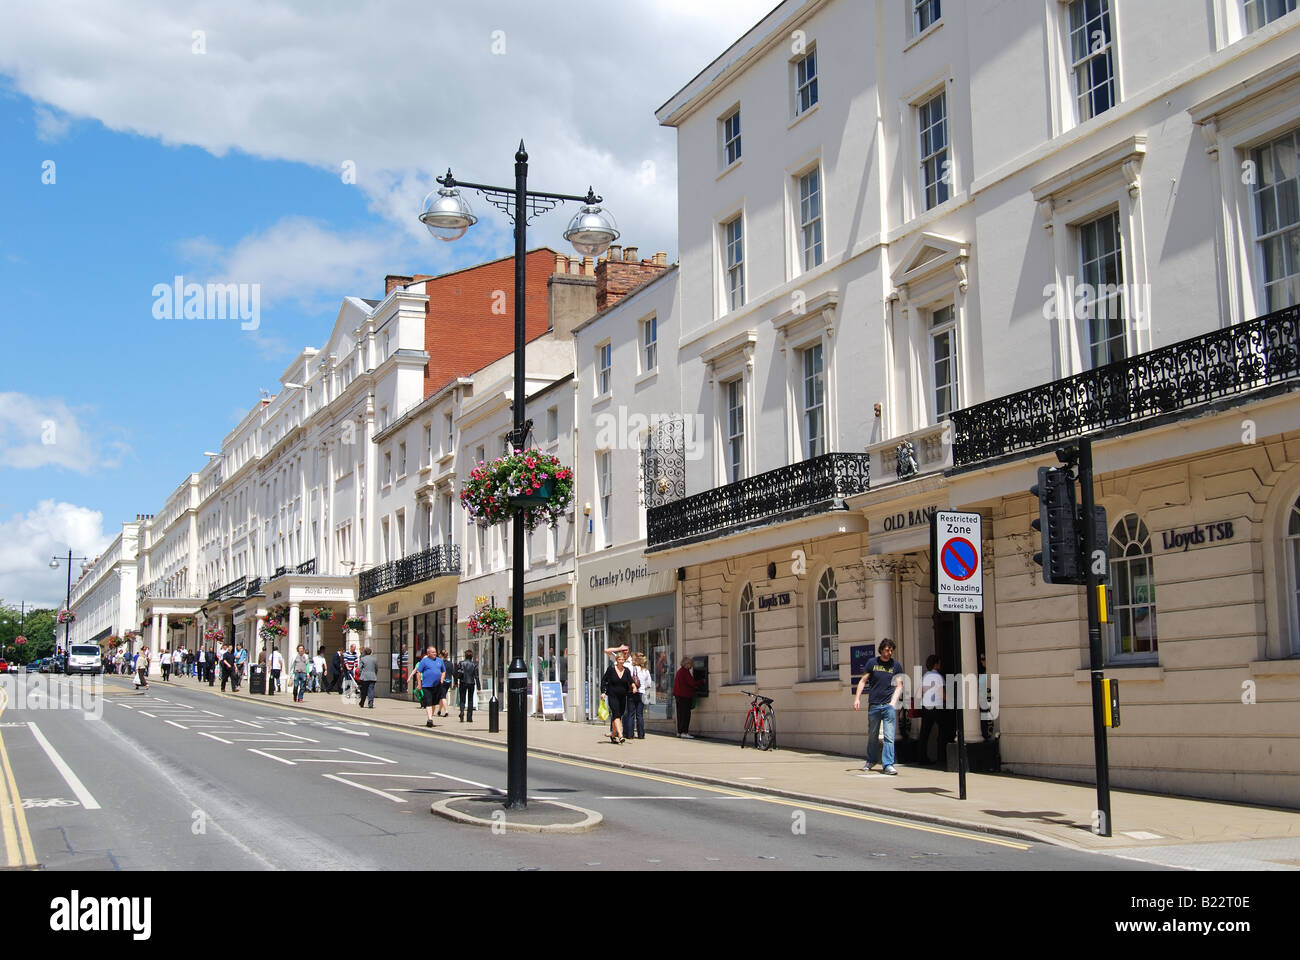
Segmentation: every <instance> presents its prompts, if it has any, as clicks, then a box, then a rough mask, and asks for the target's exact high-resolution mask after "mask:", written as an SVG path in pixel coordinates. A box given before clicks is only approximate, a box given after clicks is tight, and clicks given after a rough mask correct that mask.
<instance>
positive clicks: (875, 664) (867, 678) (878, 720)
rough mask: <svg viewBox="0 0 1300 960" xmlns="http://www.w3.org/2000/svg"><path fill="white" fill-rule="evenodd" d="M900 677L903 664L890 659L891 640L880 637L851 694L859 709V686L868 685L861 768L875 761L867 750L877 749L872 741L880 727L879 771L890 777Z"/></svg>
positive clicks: (899, 694)
mask: <svg viewBox="0 0 1300 960" xmlns="http://www.w3.org/2000/svg"><path fill="white" fill-rule="evenodd" d="M903 680H904V677H903V665H902V664H900V663H899V662H898V661H897V660H895V659H894V641H893V640H890V639H889V638H888V637H886V638H885V639H884V640H881V641H880V651H879V653H878V654H877V655H876V656H874V657H872V658H871V659H870V660H868V661H867V672H866V673H864V674H863V675H862V679H861V680H859V681H858V691H857V695H856V696H855V697H854V698H853V709H854V710H860V709H862V688H863V687H865V686H867V685H868V684H870V685H871V692H870V694H869V695H868V698H867V704H868V706H867V762H866V766H864V767H863V769H864V770H870V769H871V768H872V767H874V766H875V765H876V762H877V761H875V760H873V759H871V753H872V751H873V750H879V749H880V748H879V747H877V745H876V744H877V742H878V738H879V737H880V735H881V731H882V730H883V740H884V743H883V747H884V749H883V750H882V751H881V752H882V753H883V757H882V758H881V762H883V764H884V770H883V771H882V772H884V773H886V774H888V775H889V776H891V777H893V776H897V775H898V771H897V770H895V769H894V723H895V720H896V714H895V712H894V711H896V710H897V709H898V704H899V702H900V701H901V700H902V699H903Z"/></svg>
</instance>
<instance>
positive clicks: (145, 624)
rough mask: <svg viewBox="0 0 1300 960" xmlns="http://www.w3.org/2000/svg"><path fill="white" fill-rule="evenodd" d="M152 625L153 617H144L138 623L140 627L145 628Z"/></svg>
mask: <svg viewBox="0 0 1300 960" xmlns="http://www.w3.org/2000/svg"><path fill="white" fill-rule="evenodd" d="M152 626H153V617H145V618H144V621H143V622H142V623H141V624H140V629H141V630H147V629H149V628H150V627H152Z"/></svg>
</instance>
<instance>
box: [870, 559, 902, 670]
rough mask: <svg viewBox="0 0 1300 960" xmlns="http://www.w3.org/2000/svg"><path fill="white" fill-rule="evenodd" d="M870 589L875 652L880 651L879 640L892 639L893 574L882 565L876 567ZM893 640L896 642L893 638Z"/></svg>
mask: <svg viewBox="0 0 1300 960" xmlns="http://www.w3.org/2000/svg"><path fill="white" fill-rule="evenodd" d="M871 589H872V600H873V602H872V608H873V617H874V619H875V634H876V653H879V652H880V641H881V640H883V639H885V637H889V639H891V640H894V574H893V572H892V571H891V570H889V569H888V568H886V567H884V566H883V565H882V566H881V568H878V572H877V573H876V574H875V578H874V581H873V583H872V585H871ZM895 642H897V641H896V640H895Z"/></svg>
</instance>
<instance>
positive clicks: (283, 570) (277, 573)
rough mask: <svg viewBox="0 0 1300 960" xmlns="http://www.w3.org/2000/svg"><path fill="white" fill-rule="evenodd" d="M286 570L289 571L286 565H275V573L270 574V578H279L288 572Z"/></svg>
mask: <svg viewBox="0 0 1300 960" xmlns="http://www.w3.org/2000/svg"><path fill="white" fill-rule="evenodd" d="M288 572H289V568H288V567H276V568H275V573H273V574H271V577H270V579H272V580H276V579H279V578H280V577H283V576H284V575H285V574H286V573H288Z"/></svg>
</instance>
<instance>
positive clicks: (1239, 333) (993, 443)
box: [952, 307, 1300, 468]
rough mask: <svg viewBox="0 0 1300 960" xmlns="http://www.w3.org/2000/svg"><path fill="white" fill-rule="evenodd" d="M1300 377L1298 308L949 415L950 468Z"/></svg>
mask: <svg viewBox="0 0 1300 960" xmlns="http://www.w3.org/2000/svg"><path fill="white" fill-rule="evenodd" d="M1297 378H1300V307H1288V308H1287V309H1284V310H1278V311H1275V312H1274V313H1270V314H1267V315H1265V316H1262V317H1258V318H1256V319H1254V320H1250V321H1247V322H1245V323H1239V324H1237V325H1235V326H1232V327H1229V328H1227V329H1225V330H1215V331H1213V332H1211V333H1206V334H1202V335H1201V336H1199V337H1192V338H1190V339H1188V340H1183V341H1180V342H1179V343H1174V344H1170V345H1169V346H1167V347H1160V348H1158V349H1156V350H1151V351H1148V352H1147V353H1143V354H1139V355H1137V356H1135V357H1128V358H1127V359H1124V360H1118V361H1116V362H1115V363H1110V364H1107V365H1106V366H1104V367H1097V368H1096V369H1095V370H1088V371H1086V372H1085V373H1079V374H1075V375H1074V376H1072V377H1065V378H1064V379H1061V380H1054V381H1052V382H1051V383H1045V384H1043V385H1041V386H1038V387H1032V388H1030V389H1029V390H1022V391H1021V392H1020V393H1013V394H1011V395H1010V396H1006V397H999V398H998V399H996V400H989V401H987V402H986V403H980V404H976V405H975V406H973V407H967V408H966V409H964V410H957V411H954V412H953V414H952V423H953V466H954V467H956V468H960V467H963V466H969V465H970V464H973V463H979V462H980V461H983V460H990V459H993V458H995V457H1000V456H1004V455H1006V454H1009V453H1013V452H1015V451H1018V450H1027V449H1031V448H1033V447H1038V446H1042V445H1045V444H1050V443H1054V442H1056V441H1058V440H1063V439H1065V438H1067V437H1075V436H1079V435H1082V434H1085V433H1090V432H1092V431H1096V430H1102V429H1105V428H1107V427H1113V426H1117V425H1121V424H1126V423H1133V422H1135V421H1139V420H1143V419H1146V418H1148V417H1154V416H1159V415H1161V414H1167V413H1173V412H1176V411H1178V410H1182V409H1185V408H1187V407H1191V406H1194V405H1196V404H1200V403H1206V402H1209V401H1213V400H1219V399H1222V398H1224V397H1230V396H1234V395H1237V394H1244V393H1250V392H1251V391H1254V390H1259V389H1262V388H1265V387H1269V386H1272V385H1274V384H1280V383H1283V382H1285V381H1288V380H1295V379H1297Z"/></svg>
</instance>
